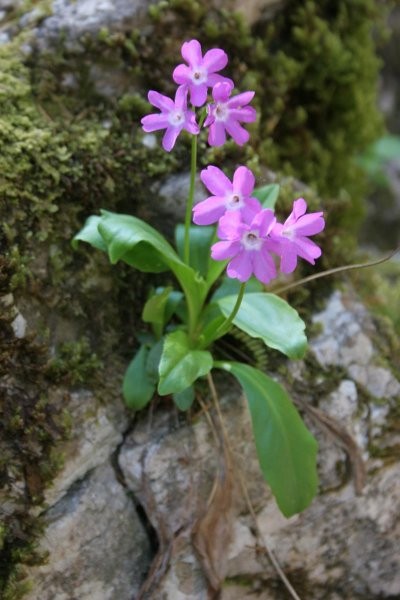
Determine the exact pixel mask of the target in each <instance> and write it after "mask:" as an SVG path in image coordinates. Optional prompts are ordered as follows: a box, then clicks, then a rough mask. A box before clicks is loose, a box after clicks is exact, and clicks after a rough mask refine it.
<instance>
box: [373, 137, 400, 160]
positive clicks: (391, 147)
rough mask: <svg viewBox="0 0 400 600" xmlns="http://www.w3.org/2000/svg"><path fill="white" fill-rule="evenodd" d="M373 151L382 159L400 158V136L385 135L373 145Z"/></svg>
mask: <svg viewBox="0 0 400 600" xmlns="http://www.w3.org/2000/svg"><path fill="white" fill-rule="evenodd" d="M371 152H372V154H374V155H375V156H377V157H379V158H380V159H381V160H382V161H389V160H395V159H396V158H400V136H398V135H385V136H383V137H381V138H380V139H379V140H378V141H376V142H375V143H374V144H373V145H372V146H371Z"/></svg>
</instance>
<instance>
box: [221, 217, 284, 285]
mask: <svg viewBox="0 0 400 600" xmlns="http://www.w3.org/2000/svg"><path fill="white" fill-rule="evenodd" d="M275 221H276V220H275V217H274V213H273V211H272V210H270V209H269V208H265V209H264V210H261V211H260V212H259V213H257V214H256V216H255V217H254V218H253V220H252V221H251V223H250V224H249V225H248V224H247V223H244V222H243V221H242V220H241V215H240V212H239V211H233V212H227V213H226V214H225V215H224V216H223V217H222V218H221V220H220V222H219V227H218V236H219V237H220V238H222V239H223V240H224V241H221V242H217V243H216V244H214V245H213V246H211V256H212V258H213V259H214V260H226V259H231V260H230V262H229V264H228V267H227V274H228V277H232V278H233V279H239V281H241V282H244V281H247V280H248V279H249V278H250V277H251V275H252V274H253V273H254V275H255V276H256V277H257V279H259V280H260V281H262V282H263V283H269V282H270V281H271V279H273V278H274V277H276V268H275V263H274V261H273V259H272V256H271V254H270V250H271V247H270V242H269V234H270V232H271V230H272V228H273V226H274V224H275Z"/></svg>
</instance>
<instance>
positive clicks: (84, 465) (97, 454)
mask: <svg viewBox="0 0 400 600" xmlns="http://www.w3.org/2000/svg"><path fill="white" fill-rule="evenodd" d="M68 411H69V415H70V419H71V421H72V423H73V427H72V431H71V434H70V435H69V438H68V440H67V441H65V442H64V443H63V444H62V446H60V447H59V451H60V452H62V454H63V457H64V461H63V462H64V464H63V468H62V469H61V471H60V472H59V473H58V474H57V476H56V478H55V479H54V480H53V481H52V485H51V487H50V488H49V489H47V490H46V493H45V499H46V502H47V504H48V505H49V506H53V505H54V504H55V503H56V502H58V501H59V500H60V498H62V496H63V495H64V494H65V493H67V492H68V490H69V489H70V487H71V486H72V485H73V484H74V483H75V482H76V481H78V480H80V479H82V478H83V477H85V476H86V474H87V473H88V472H89V471H92V470H93V469H94V468H95V467H97V466H99V465H101V464H103V463H104V462H105V461H106V460H107V459H108V458H109V457H110V456H111V455H112V454H113V453H114V452H115V450H116V448H117V446H118V445H119V444H120V443H121V442H122V439H123V435H122V434H123V432H124V431H125V430H126V429H127V427H128V415H127V414H126V412H125V411H124V408H123V406H122V404H117V403H115V404H108V405H101V404H100V403H99V402H98V401H97V400H96V398H95V397H94V396H93V394H92V393H91V392H89V391H87V390H79V391H75V392H73V393H72V394H71V398H70V402H69V403H68Z"/></svg>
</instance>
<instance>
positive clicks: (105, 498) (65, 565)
mask: <svg viewBox="0 0 400 600" xmlns="http://www.w3.org/2000/svg"><path fill="white" fill-rule="evenodd" d="M46 520H47V529H46V534H45V536H44V537H43V540H42V544H41V548H40V550H41V551H42V552H47V553H48V560H47V563H46V564H44V565H42V566H40V567H37V568H36V569H34V571H33V572H32V576H33V578H34V582H35V585H34V588H33V590H32V592H31V593H28V595H27V596H26V598H27V599H29V600H54V599H55V598H57V600H71V599H72V598H76V599H78V598H79V600H113V599H115V600H116V599H117V598H118V599H120V600H131V598H132V596H133V595H134V594H135V592H136V591H137V589H138V587H139V585H140V582H141V580H142V578H143V575H144V573H145V571H146V569H147V566H148V560H149V544H148V540H147V536H146V533H145V531H144V528H143V526H142V523H141V522H140V520H139V518H138V516H137V513H136V509H135V507H134V505H133V502H132V500H131V498H129V497H128V495H127V493H126V490H125V489H124V487H123V486H122V485H121V484H120V483H119V482H118V480H117V478H116V475H115V471H114V469H113V468H112V466H111V465H110V464H109V463H108V461H107V462H105V463H104V464H103V465H100V466H99V467H97V468H96V469H95V470H94V471H91V472H90V473H88V474H87V475H86V477H85V478H84V479H82V480H80V481H78V482H76V483H75V484H74V485H73V486H71V488H70V489H69V491H68V493H67V494H66V495H65V496H64V497H63V498H62V499H61V500H60V501H59V502H57V503H56V504H55V505H54V506H53V507H52V508H51V509H49V510H48V512H47V514H46ZM29 575H30V574H29V573H28V576H29Z"/></svg>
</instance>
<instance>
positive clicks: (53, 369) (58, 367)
mask: <svg viewBox="0 0 400 600" xmlns="http://www.w3.org/2000/svg"><path fill="white" fill-rule="evenodd" d="M102 367H103V363H102V361H101V360H100V359H99V358H98V356H97V354H96V353H95V352H93V350H92V348H91V346H90V343H89V340H88V339H87V338H85V337H84V338H82V339H80V340H78V341H77V342H65V343H64V344H61V345H60V347H59V348H58V351H57V356H56V358H54V359H53V360H52V361H51V362H50V363H49V365H48V370H47V372H48V374H49V376H50V377H51V378H54V379H55V381H58V382H59V381H64V382H65V381H66V382H68V384H69V385H76V384H79V383H80V384H85V385H86V386H89V387H91V385H92V384H93V379H94V378H95V376H96V373H98V372H99V370H100V369H101V368H102Z"/></svg>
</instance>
